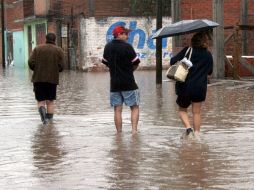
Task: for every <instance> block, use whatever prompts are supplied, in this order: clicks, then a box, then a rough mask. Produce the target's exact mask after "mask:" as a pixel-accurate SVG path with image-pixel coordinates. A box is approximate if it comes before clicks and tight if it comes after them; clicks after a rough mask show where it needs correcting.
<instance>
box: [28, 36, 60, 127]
mask: <svg viewBox="0 0 254 190" xmlns="http://www.w3.org/2000/svg"><path fill="white" fill-rule="evenodd" d="M55 40H56V35H55V34H54V33H48V34H47V35H46V43H45V44H42V45H38V46H37V47H35V48H34V50H33V52H32V54H31V56H30V58H29V60H28V65H29V68H30V69H31V70H32V71H33V76H32V82H33V85H34V93H35V99H36V100H37V101H38V108H39V113H40V116H41V120H42V122H43V124H47V123H48V121H50V120H52V119H53V114H54V108H55V105H54V100H55V99H56V89H57V85H58V84H59V72H61V71H62V70H63V65H64V53H63V50H62V49H61V48H60V47H57V46H56V45H55Z"/></svg>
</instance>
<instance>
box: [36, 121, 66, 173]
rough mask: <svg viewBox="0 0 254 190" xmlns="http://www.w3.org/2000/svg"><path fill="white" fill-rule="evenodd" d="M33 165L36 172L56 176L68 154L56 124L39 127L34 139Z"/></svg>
mask: <svg viewBox="0 0 254 190" xmlns="http://www.w3.org/2000/svg"><path fill="white" fill-rule="evenodd" d="M31 149H32V152H33V160H34V161H33V163H34V164H33V165H34V166H35V167H36V168H37V169H36V172H41V173H48V174H54V173H56V170H57V169H59V164H60V163H61V162H62V160H63V156H64V155H65V154H66V152H65V151H64V147H63V145H62V142H61V136H60V135H59V132H58V131H57V129H56V127H55V126H54V124H50V125H48V126H47V127H45V126H44V125H39V126H38V129H37V130H36V133H35V135H34V138H33V139H32V147H31Z"/></svg>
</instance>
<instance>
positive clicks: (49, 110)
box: [46, 100, 55, 114]
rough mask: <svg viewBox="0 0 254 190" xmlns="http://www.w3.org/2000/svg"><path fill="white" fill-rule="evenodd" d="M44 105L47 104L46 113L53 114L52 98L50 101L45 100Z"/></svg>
mask: <svg viewBox="0 0 254 190" xmlns="http://www.w3.org/2000/svg"><path fill="white" fill-rule="evenodd" d="M46 105H47V113H49V114H54V110H55V105H54V100H52V101H50V100H47V101H46Z"/></svg>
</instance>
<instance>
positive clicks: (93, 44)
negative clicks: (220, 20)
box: [5, 0, 254, 70]
mask: <svg viewBox="0 0 254 190" xmlns="http://www.w3.org/2000/svg"><path fill="white" fill-rule="evenodd" d="M148 1H149V0H146V1H145V0H140V1H132V0H104V1H101V0H33V1H31V0H5V19H6V28H5V33H6V48H5V49H6V56H7V57H8V60H9V62H11V61H13V60H14V64H15V65H17V66H20V67H26V66H27V63H26V62H27V59H28V56H29V54H30V53H31V51H32V49H33V48H34V47H35V46H36V45H38V44H40V43H44V41H45V40H44V36H45V34H46V33H48V32H54V33H56V34H57V36H58V37H57V44H58V45H59V46H61V47H62V48H63V49H64V51H65V55H66V58H67V60H68V61H67V63H66V65H65V68H66V69H79V70H95V69H99V68H101V67H103V66H102V65H101V64H100V60H101V57H102V53H103V48H104V45H105V44H106V43H107V42H108V41H109V40H110V39H112V35H111V32H112V29H113V28H114V26H115V25H118V24H120V25H123V26H126V27H128V28H130V29H132V32H131V33H130V37H129V43H131V44H132V45H133V47H134V48H135V50H136V51H137V53H138V55H139V57H140V59H141V66H142V67H144V68H147V67H148V68H154V66H155V40H152V39H151V35H152V34H153V33H154V32H155V30H156V27H155V26H156V17H155V12H156V1H155V0H150V1H149V2H150V3H149V4H147V3H146V4H142V3H144V2H148ZM213 1H214V0H203V1H199V0H174V1H173V2H172V3H174V2H178V3H179V10H177V11H179V18H178V19H179V20H181V19H199V18H207V19H211V20H212V19H213ZM163 3H164V6H163V10H164V12H163V25H167V24H170V23H171V22H172V21H171V12H170V10H171V2H170V1H167V0H163ZM243 5H247V6H243ZM244 7H245V9H246V10H244ZM253 12H254V0H233V1H232V0H224V25H225V26H227V25H235V24H236V23H241V22H242V21H243V18H246V19H245V20H244V22H245V24H254V15H253ZM243 13H244V14H245V15H243ZM230 32H232V31H229V30H225V38H226V37H227V35H228V34H229V33H230ZM242 36H243V35H242ZM244 36H245V38H247V39H245V47H247V50H246V52H247V53H248V54H253V53H254V50H253V49H254V48H253V47H252V46H250V44H251V43H252V40H253V38H254V37H253V34H252V33H250V32H248V33H247V34H246V35H244ZM246 36H247V37H246ZM188 43H189V38H188V37H187V38H185V37H182V38H181V40H180V43H179V44H178V45H179V47H183V46H185V45H187V44H188ZM246 44H247V45H246ZM162 48H163V55H162V56H163V65H168V62H169V59H170V57H171V56H172V39H171V38H165V39H163V45H162ZM226 53H227V54H231V53H232V44H230V43H229V44H228V45H227V47H226Z"/></svg>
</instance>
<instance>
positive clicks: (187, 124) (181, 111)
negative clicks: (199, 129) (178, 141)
mask: <svg viewBox="0 0 254 190" xmlns="http://www.w3.org/2000/svg"><path fill="white" fill-rule="evenodd" d="M178 114H179V116H180V118H181V120H182V122H183V124H184V127H185V128H186V129H188V128H191V125H190V121H189V116H188V112H187V108H182V107H179V110H178Z"/></svg>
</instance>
